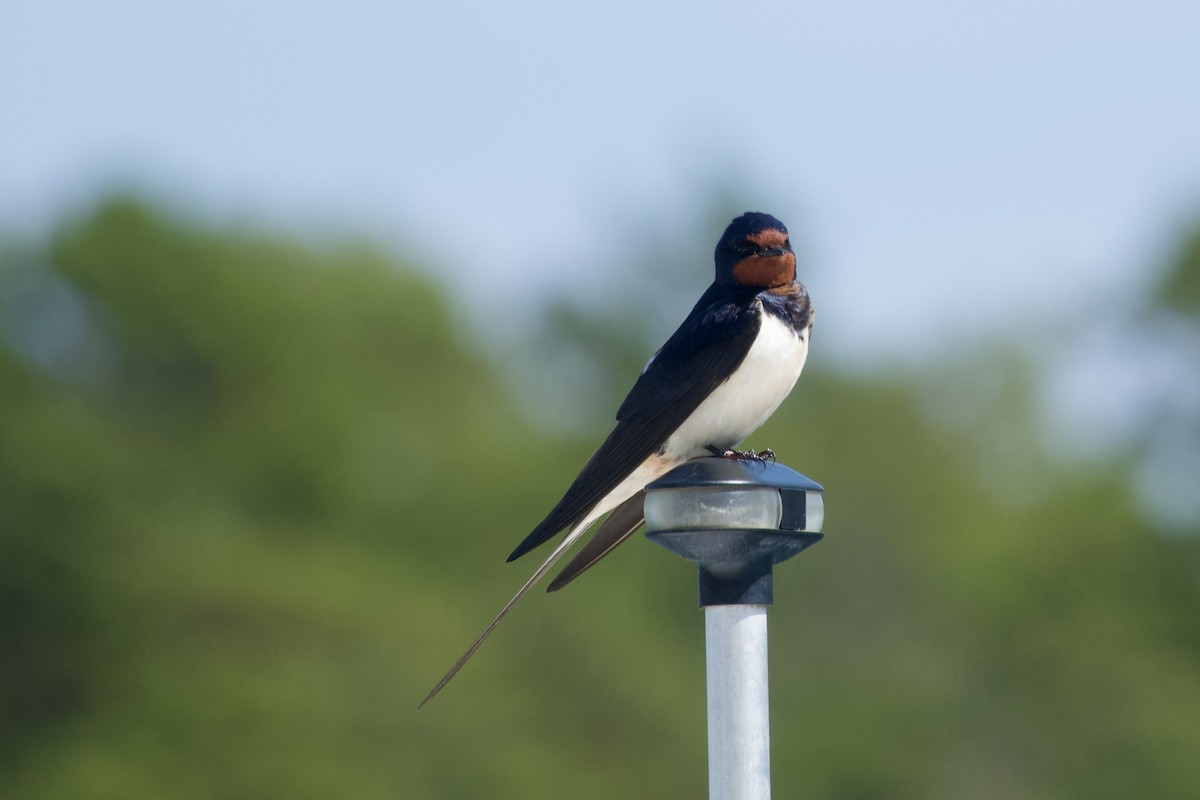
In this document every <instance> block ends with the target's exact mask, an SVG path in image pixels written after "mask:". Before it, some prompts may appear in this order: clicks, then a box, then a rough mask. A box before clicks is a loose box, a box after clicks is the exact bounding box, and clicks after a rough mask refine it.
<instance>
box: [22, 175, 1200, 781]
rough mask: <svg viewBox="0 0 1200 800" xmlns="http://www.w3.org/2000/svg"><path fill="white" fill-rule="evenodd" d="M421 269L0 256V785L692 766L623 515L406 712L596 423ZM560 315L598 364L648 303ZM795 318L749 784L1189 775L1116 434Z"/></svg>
mask: <svg viewBox="0 0 1200 800" xmlns="http://www.w3.org/2000/svg"><path fill="white" fill-rule="evenodd" d="M681 238H690V237H681ZM701 263H703V262H701ZM706 279H707V273H705V274H704V275H702V276H699V277H698V278H697V282H698V285H700V284H703V282H704V281H705V280H706ZM630 286H631V287H632V286H633V284H630ZM634 290H635V289H634V288H631V289H630V291H634ZM449 298H450V295H447V294H443V293H439V292H437V291H435V290H434V289H433V288H432V287H431V286H430V285H429V283H428V282H427V281H425V280H423V279H421V278H418V277H416V274H415V272H414V271H413V270H412V269H410V268H408V267H407V266H406V265H403V264H397V263H395V262H394V261H393V260H391V259H389V258H387V257H384V256H382V255H380V254H379V253H376V252H373V251H371V250H370V249H367V248H363V247H361V246H357V245H346V246H341V247H327V248H314V247H300V246H298V245H296V244H294V243H289V242H288V241H284V240H279V239H275V238H270V237H267V236H264V235H261V234H256V233H247V232H242V231H228V230H212V229H206V228H203V227H201V226H198V225H197V224H195V223H194V222H191V221H188V220H186V219H180V218H171V217H169V216H167V215H164V214H162V213H160V212H155V211H152V210H150V209H148V208H146V207H145V206H143V205H141V204H139V203H138V202H136V201H134V200H130V199H120V198H118V199H115V200H113V201H110V202H108V203H106V204H104V205H103V206H101V207H100V208H98V209H96V210H95V212H94V213H92V214H90V215H88V216H87V217H86V218H83V219H79V220H76V221H73V222H71V223H69V224H66V225H64V226H63V227H62V228H61V229H60V231H59V232H58V233H57V234H56V235H55V236H54V238H53V241H52V242H50V243H49V244H48V245H46V246H45V247H34V248H27V249H20V248H16V247H10V248H9V249H8V250H4V251H2V252H0V311H2V312H3V315H4V318H3V324H0V600H2V602H0V797H20V798H61V797H80V798H91V797H95V798H101V797H121V798H139V797H145V798H164V797H180V798H191V797H195V798H207V797H295V798H305V797H314V798H316V797H331V796H334V797H356V798H371V797H380V798H382V797H398V796H402V797H494V798H500V797H559V796H567V797H613V796H628V797H647V796H649V797H678V796H684V797H692V796H702V795H703V794H704V791H705V782H706V771H705V743H704V739H705V723H704V708H703V698H704V674H703V630H702V627H703V626H702V618H701V615H700V614H699V612H697V611H696V609H695V607H694V603H695V598H694V585H693V580H694V579H693V577H692V574H693V573H692V571H691V569H690V568H689V566H688V565H687V564H685V563H683V562H681V561H678V560H677V559H674V558H673V557H671V556H669V555H668V554H666V553H665V552H662V551H659V550H658V549H657V548H654V547H653V546H652V545H649V544H648V543H646V542H644V541H640V540H636V539H637V537H635V541H633V542H631V543H630V544H628V545H627V546H625V547H623V548H621V549H620V550H618V551H617V552H616V553H614V554H613V556H612V557H611V558H610V560H609V561H606V562H605V563H604V564H603V565H601V566H600V567H598V568H597V569H596V570H594V571H592V572H589V573H588V574H587V576H585V577H584V578H583V579H581V580H580V581H579V582H578V584H575V585H572V586H571V587H570V588H569V589H568V590H566V591H564V592H562V593H559V594H556V595H554V596H552V597H546V596H544V595H540V596H532V597H530V598H529V599H527V600H526V601H525V604H524V605H523V606H522V607H521V608H519V609H518V611H517V612H516V613H515V614H514V615H512V616H511V617H510V618H509V619H508V620H506V621H505V623H504V626H503V627H502V629H501V630H500V631H498V632H497V634H496V636H495V637H494V639H493V640H492V641H490V642H489V643H488V645H487V646H486V647H485V648H484V649H483V650H482V651H481V652H480V654H479V656H478V657H477V658H476V660H475V661H473V662H472V663H471V664H470V665H469V666H468V668H467V669H466V670H465V671H464V672H463V673H462V675H461V676H460V677H459V678H458V679H456V681H455V683H454V684H452V685H451V686H450V688H449V689H448V690H447V691H446V692H445V693H444V694H443V695H441V696H439V697H438V698H437V700H435V701H434V703H432V704H431V705H430V706H428V707H427V708H426V709H425V710H424V711H422V712H420V713H419V714H418V713H416V712H415V705H416V703H417V701H418V700H419V699H420V698H421V697H422V696H423V695H424V693H425V691H427V690H428V688H429V687H430V685H431V684H432V683H433V681H434V680H436V678H437V677H438V676H439V675H440V674H441V672H442V670H444V668H445V667H446V666H448V664H449V663H450V662H451V661H452V660H453V659H454V657H456V656H457V654H458V652H460V650H461V648H462V647H463V646H465V645H466V643H467V642H469V641H470V639H471V637H472V636H473V635H474V634H475V633H476V632H477V631H478V629H479V628H480V627H481V626H482V625H483V623H484V622H486V620H487V619H488V618H490V615H491V614H492V613H493V612H494V611H495V610H496V609H497V608H498V606H499V605H500V604H501V603H502V602H503V601H504V600H505V599H507V596H508V595H509V594H510V593H511V591H512V590H513V589H515V588H516V586H517V585H519V583H520V582H521V581H522V580H523V579H524V577H525V575H526V574H527V572H528V570H529V569H531V567H530V566H529V565H527V564H525V563H524V562H518V564H516V565H511V566H508V567H507V568H506V567H505V565H504V564H503V563H502V559H503V557H504V556H505V555H506V554H507V553H508V551H509V549H510V548H511V547H512V546H513V545H514V544H515V543H516V542H517V541H519V539H520V538H521V537H522V536H523V535H524V534H525V533H526V532H527V531H528V530H529V529H530V527H532V525H533V524H535V523H536V522H537V521H538V520H539V519H540V517H541V514H542V513H543V512H544V511H545V510H546V508H548V507H549V505H550V504H551V503H552V502H553V501H554V500H555V499H557V496H558V493H559V492H560V491H561V490H562V488H563V487H564V486H565V484H566V483H567V482H568V481H569V479H570V478H571V477H573V475H574V472H575V470H576V469H577V468H578V466H579V465H580V464H581V463H582V461H583V459H584V458H586V456H587V454H588V452H589V450H590V447H591V446H593V445H594V437H593V436H588V437H581V438H580V439H579V440H574V439H569V438H567V437H564V436H557V437H554V436H551V434H549V433H547V432H546V431H544V430H542V429H538V428H535V427H531V425H530V424H529V423H528V421H527V417H526V415H524V414H522V413H520V411H519V408H518V401H517V400H515V399H513V398H512V397H510V396H509V395H508V394H507V393H506V391H505V390H504V389H503V388H502V387H503V386H504V382H503V381H502V380H501V375H500V374H499V373H497V372H496V371H495V370H494V369H493V368H492V367H491V366H490V365H488V364H487V363H485V362H484V361H483V360H482V359H481V357H480V356H479V355H478V354H477V353H476V352H475V351H474V349H473V348H472V347H471V346H470V345H469V344H467V343H464V342H463V341H461V340H460V339H459V338H458V336H457V335H456V326H455V324H454V317H455V315H456V314H458V313H462V312H463V311H464V309H460V308H457V307H455V306H454V305H453V304H452V301H451V299H449ZM627 307H629V308H635V307H637V306H636V304H633V305H629V306H627ZM680 307H681V308H683V309H684V310H686V308H685V307H686V299H685V300H684V302H683V304H682V305H681V306H680ZM561 313H562V316H561V323H562V324H561V325H560V326H559V328H558V329H557V330H559V331H568V332H571V331H574V332H575V334H577V335H576V336H574V338H572V336H571V335H564V336H562V337H561V338H559V339H558V340H557V341H559V342H562V341H567V342H572V341H573V342H574V345H573V346H574V347H576V348H577V349H578V352H579V353H580V354H581V357H584V358H586V359H587V363H594V364H598V365H601V367H602V368H603V369H604V370H605V371H606V375H608V374H611V375H613V376H616V375H617V374H618V373H621V372H623V371H629V370H632V371H633V372H632V374H636V369H637V366H638V365H639V362H640V360H641V359H644V357H645V356H646V355H648V352H646V353H643V354H640V355H639V354H637V353H635V352H634V351H635V350H636V349H637V346H638V345H637V342H639V341H644V340H648V339H649V338H650V337H649V336H648V335H647V334H646V332H645V329H644V328H638V327H637V326H638V324H639V323H638V322H637V319H638V317H639V316H644V315H637V314H634V315H630V316H625V317H622V316H620V315H614V316H613V319H618V320H620V322H619V325H618V324H614V326H613V327H611V328H609V329H608V330H605V326H604V324H603V319H604V314H603V313H593V314H591V315H590V316H586V317H585V316H581V315H579V314H578V313H573V312H571V311H569V310H568V311H563V312H561ZM814 347H815V348H816V349H815V351H814V352H815V355H814V359H813V363H812V365H811V366H810V368H809V371H808V372H807V373H806V374H805V376H804V378H803V379H802V381H801V384H800V386H799V388H798V389H797V391H796V392H795V393H794V395H793V397H792V398H791V399H790V400H789V401H788V402H787V403H786V404H785V406H784V407H783V408H782V409H781V410H780V412H779V413H778V414H777V415H776V416H775V418H774V419H773V420H772V421H771V422H769V423H768V425H767V426H766V427H765V428H764V430H763V431H762V432H761V433H760V434H758V435H756V436H755V437H754V438H753V440H752V441H751V442H749V443H748V445H750V446H753V447H763V446H770V447H772V448H774V449H775V450H776V452H778V453H779V454H780V457H781V460H783V461H785V462H787V463H789V464H792V465H794V466H796V467H798V468H800V469H802V470H803V471H804V472H805V473H806V474H809V475H811V476H813V477H814V478H816V479H818V480H820V481H821V482H822V483H823V484H825V486H826V490H827V503H828V508H829V517H828V522H827V530H828V532H829V535H828V537H827V539H826V541H825V542H823V543H822V544H821V545H820V546H819V547H817V548H815V549H813V550H811V551H809V552H808V553H806V554H805V555H804V556H802V557H801V558H800V559H797V560H796V561H794V562H789V564H788V565H785V566H784V567H782V568H781V569H780V570H779V572H778V574H777V576H776V597H777V605H776V607H775V609H774V610H773V612H772V631H773V632H772V648H773V651H772V682H773V688H772V698H773V709H772V723H773V727H772V735H773V743H774V759H773V767H774V782H775V787H776V792H777V793H778V794H779V795H780V796H810V797H823V798H847V799H848V798H862V797H884V796H886V797H893V798H906V797H913V798H917V797H921V798H924V797H929V796H965V797H977V798H992V797H995V798H1009V797H1013V798H1016V797H1020V798H1030V797H1087V798H1097V797H1099V798H1104V797H1113V798H1117V797H1121V798H1124V797H1131V796H1152V797H1158V798H1172V797H1179V798H1184V797H1190V796H1191V795H1192V794H1193V793H1194V789H1195V787H1196V786H1198V785H1200V766H1197V764H1196V759H1195V758H1194V753H1195V752H1197V750H1200V726H1197V725H1196V724H1195V721H1196V720H1197V719H1200V677H1198V676H1200V628H1197V626H1196V625H1195V622H1194V618H1195V609H1196V608H1197V606H1198V602H1200V589H1198V586H1200V584H1198V582H1197V580H1196V579H1197V575H1198V570H1200V548H1198V546H1197V544H1198V543H1197V540H1196V538H1195V537H1192V538H1188V537H1176V538H1171V539H1168V538H1163V537H1160V536H1157V535H1155V534H1154V533H1153V532H1152V531H1150V530H1148V528H1147V525H1146V524H1145V523H1144V522H1143V521H1142V520H1140V519H1139V517H1138V515H1137V513H1136V512H1135V510H1134V506H1133V504H1132V501H1131V497H1130V491H1129V488H1128V485H1127V484H1128V478H1127V474H1128V473H1127V470H1128V468H1129V464H1127V463H1125V462H1124V461H1118V462H1114V463H1097V464H1089V465H1079V466H1076V467H1071V468H1067V467H1063V466H1062V465H1061V464H1058V463H1057V462H1055V461H1053V460H1051V459H1049V458H1048V457H1047V455H1046V454H1045V453H1043V452H1041V450H1040V448H1039V447H1038V443H1037V432H1036V431H1037V428H1036V424H1035V421H1034V419H1033V413H1034V412H1033V409H1032V407H1031V402H1030V399H1029V398H1030V397H1031V396H1032V389H1033V387H1032V385H1031V380H1032V377H1031V375H1032V373H1031V372H1030V371H1029V370H1027V369H1025V368H1024V360H1023V358H1022V357H1021V356H1020V355H1019V354H1013V353H1012V352H1010V351H1009V350H1008V349H1006V348H1005V347H1003V346H998V347H996V348H994V349H991V350H984V351H980V352H973V353H964V354H963V357H962V358H961V360H957V361H955V362H954V363H952V364H944V365H938V366H936V367H933V368H930V369H928V370H925V371H922V372H914V373H913V374H906V375H899V376H891V377H888V378H878V377H873V378H863V377H857V378H854V377H848V376H845V375H841V374H839V373H837V372H835V371H833V370H832V369H830V368H829V367H828V366H827V365H826V364H825V363H824V362H823V360H822V359H821V357H820V347H821V334H820V329H819V328H818V330H817V333H816V340H815V344H814ZM589 348H591V352H589V350H588V349H589ZM540 355H541V353H540V350H539V354H538V356H531V358H533V357H540ZM985 372H986V373H987V375H989V376H991V380H983V373H985ZM632 374H630V375H629V376H628V379H629V380H631V379H632ZM605 380H606V381H607V380H608V378H607V377H606V379H605ZM612 380H613V381H615V380H617V378H616V377H613V378H612ZM931 387H932V388H931Z"/></svg>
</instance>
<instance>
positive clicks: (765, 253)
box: [755, 247, 787, 258]
mask: <svg viewBox="0 0 1200 800" xmlns="http://www.w3.org/2000/svg"><path fill="white" fill-rule="evenodd" d="M786 252H787V250H785V249H783V248H782V247H772V248H771V249H770V250H759V251H758V252H757V253H755V255H757V256H758V257H759V258H772V257H775V256H781V255H783V254H784V253H786Z"/></svg>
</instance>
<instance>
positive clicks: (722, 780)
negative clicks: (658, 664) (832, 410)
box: [644, 458, 825, 800]
mask: <svg viewBox="0 0 1200 800" xmlns="http://www.w3.org/2000/svg"><path fill="white" fill-rule="evenodd" d="M822 491H823V490H822V489H821V485H820V484H819V483H816V482H815V481H812V480H810V479H808V478H806V477H804V476H803V475H801V474H800V473H799V472H796V471H795V470H793V469H790V468H789V467H785V466H783V465H782V464H776V463H774V462H770V463H767V462H764V461H761V460H757V461H756V460H749V461H748V460H747V459H728V458H699V459H695V460H693V461H688V462H687V463H685V464H683V465H682V466H679V467H676V468H675V469H673V470H671V471H670V472H668V473H667V474H666V475H664V476H663V477H661V478H659V479H658V480H656V481H654V482H653V483H651V484H649V485H648V486H647V487H646V501H645V505H644V510H645V513H646V527H647V528H649V531H648V532H647V533H646V537H647V538H649V539H650V541H652V542H654V543H655V544H658V545H661V546H662V547H665V548H666V549H668V550H670V551H671V552H672V553H675V554H676V555H680V556H683V557H684V558H687V559H689V560H691V561H694V562H696V565H697V570H696V583H697V589H698V594H699V600H700V607H701V608H703V609H704V631H705V652H706V657H707V669H708V796H709V798H710V800H769V798H770V797H771V727H770V712H769V698H768V695H769V691H768V688H767V606H769V605H771V603H772V602H774V578H773V573H772V568H773V566H774V565H775V564H778V563H780V562H783V561H786V560H787V559H789V558H791V557H792V556H794V555H796V554H797V553H800V552H802V551H804V550H805V549H807V548H808V547H810V546H812V545H814V544H816V543H817V542H819V541H821V539H822V534H821V533H820V530H821V525H822V523H823V522H824V519H825V503H824V499H823V498H822V495H821V492H822Z"/></svg>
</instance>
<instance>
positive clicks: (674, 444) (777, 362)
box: [663, 312, 808, 460]
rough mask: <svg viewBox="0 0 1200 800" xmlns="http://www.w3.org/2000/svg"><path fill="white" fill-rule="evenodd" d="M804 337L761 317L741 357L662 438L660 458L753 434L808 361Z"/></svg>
mask: <svg viewBox="0 0 1200 800" xmlns="http://www.w3.org/2000/svg"><path fill="white" fill-rule="evenodd" d="M760 313H761V312H760ZM807 334H808V332H807V331H805V332H804V335H803V336H798V335H796V333H795V332H794V331H793V330H792V329H791V328H789V327H788V326H787V325H785V324H784V323H783V322H782V321H781V320H779V319H778V318H777V317H775V316H773V315H771V314H767V313H763V314H762V329H761V330H760V331H759V333H758V338H756V339H755V340H754V344H753V345H751V346H750V352H748V353H747V354H746V358H745V359H744V360H743V361H742V363H741V364H740V365H739V366H738V368H737V370H736V371H735V372H734V373H733V374H732V375H730V376H729V378H728V379H727V380H726V381H725V382H724V383H722V384H721V385H720V386H718V387H717V388H716V389H715V390H714V391H713V393H712V394H711V395H709V396H708V398H707V399H705V400H704V402H702V403H701V404H700V406H699V408H697V409H696V410H695V411H694V412H693V413H692V415H691V416H690V417H688V419H687V421H685V422H684V423H683V425H681V426H680V427H679V429H678V430H677V431H675V433H673V434H672V435H671V438H669V439H667V443H666V446H665V447H664V448H663V449H664V454H665V455H666V456H667V457H668V458H679V459H681V460H682V459H688V458H695V457H696V456H699V455H704V453H705V450H704V448H705V447H706V446H708V445H713V446H714V447H719V448H728V447H733V446H734V445H736V444H737V443H738V442H740V441H742V440H743V439H745V438H746V437H747V436H749V435H750V434H751V433H753V432H754V431H756V430H758V428H759V427H760V426H761V425H762V424H763V423H764V422H766V421H767V418H768V417H770V416H771V414H773V413H774V412H775V409H777V408H779V404H780V403H782V402H783V400H784V398H786V397H787V396H788V393H789V392H791V391H792V387H793V386H795V385H796V379H797V378H799V377H800V371H801V370H802V369H803V368H804V361H805V359H806V358H807V357H808V335H807Z"/></svg>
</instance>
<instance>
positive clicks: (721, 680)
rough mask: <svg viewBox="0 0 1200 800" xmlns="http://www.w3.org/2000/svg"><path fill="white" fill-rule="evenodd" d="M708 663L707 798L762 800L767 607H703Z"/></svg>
mask: <svg viewBox="0 0 1200 800" xmlns="http://www.w3.org/2000/svg"><path fill="white" fill-rule="evenodd" d="M704 629H705V639H706V652H707V658H708V796H709V798H710V800H767V798H770V796H771V734H770V718H769V711H768V691H767V607H766V606H754V605H729V606H705V608H704Z"/></svg>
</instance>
